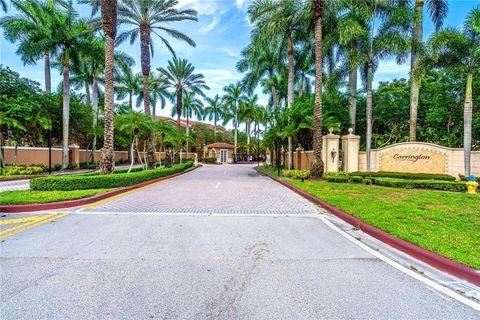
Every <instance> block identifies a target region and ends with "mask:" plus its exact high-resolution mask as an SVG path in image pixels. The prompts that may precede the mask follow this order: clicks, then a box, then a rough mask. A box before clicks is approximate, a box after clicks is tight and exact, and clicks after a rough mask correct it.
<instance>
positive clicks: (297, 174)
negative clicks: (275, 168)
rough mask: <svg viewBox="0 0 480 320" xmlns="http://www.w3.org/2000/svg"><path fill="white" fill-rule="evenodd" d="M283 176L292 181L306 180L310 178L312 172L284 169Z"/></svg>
mask: <svg viewBox="0 0 480 320" xmlns="http://www.w3.org/2000/svg"><path fill="white" fill-rule="evenodd" d="M281 174H282V176H284V177H287V178H292V179H298V180H302V181H303V180H305V179H308V178H310V170H289V169H283V170H282V172H281Z"/></svg>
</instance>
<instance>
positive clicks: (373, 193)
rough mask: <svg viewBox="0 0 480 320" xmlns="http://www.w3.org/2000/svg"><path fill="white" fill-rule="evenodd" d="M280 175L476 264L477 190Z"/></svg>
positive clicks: (479, 258) (479, 263) (479, 235)
mask: <svg viewBox="0 0 480 320" xmlns="http://www.w3.org/2000/svg"><path fill="white" fill-rule="evenodd" d="M262 170H264V171H268V172H269V173H270V174H275V175H276V172H275V173H274V172H273V171H272V170H266V169H265V168H262ZM285 181H287V182H289V183H291V184H293V185H295V186H297V187H299V188H300V189H302V190H304V191H306V192H308V193H310V194H312V195H314V196H316V197H318V198H320V199H322V200H324V201H326V202H328V203H330V204H332V205H334V206H336V207H337V208H339V209H341V210H343V211H345V212H347V213H349V214H351V215H352V216H355V217H357V218H360V219H362V220H363V221H365V222H367V223H369V224H371V225H373V226H375V227H377V228H380V229H382V230H384V231H387V232H388V233H390V234H392V235H394V236H396V237H398V238H400V239H403V240H406V241H409V242H411V243H414V244H417V245H419V246H421V247H423V248H425V249H428V250H431V251H434V252H436V253H438V254H440V255H443V256H445V257H448V258H451V259H453V260H456V261H458V262H461V263H463V264H466V265H468V266H471V267H474V268H476V269H479V270H480V249H479V248H480V247H479V244H480V195H467V194H465V193H457V192H444V191H431V190H419V189H399V188H387V187H379V186H367V185H362V184H351V183H334V182H324V181H305V182H301V181H297V180H291V179H285Z"/></svg>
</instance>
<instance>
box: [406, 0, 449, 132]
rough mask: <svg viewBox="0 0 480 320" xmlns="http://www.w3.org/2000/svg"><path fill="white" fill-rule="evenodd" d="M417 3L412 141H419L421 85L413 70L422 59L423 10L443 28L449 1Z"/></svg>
mask: <svg viewBox="0 0 480 320" xmlns="http://www.w3.org/2000/svg"><path fill="white" fill-rule="evenodd" d="M411 1H412V2H413V1H414V2H415V9H414V16H413V19H412V20H413V21H412V23H413V28H412V44H413V45H412V52H411V66H410V74H411V77H410V78H411V79H410V81H411V84H410V134H409V138H410V141H416V140H417V114H418V96H419V91H420V85H419V83H417V81H415V77H413V70H414V69H415V67H416V66H417V63H418V59H419V57H420V50H419V49H418V48H419V47H420V46H421V44H422V43H423V9H424V6H425V5H426V7H427V10H428V11H429V12H430V16H431V18H432V21H433V23H434V24H435V26H436V28H437V29H438V28H440V27H441V26H442V22H443V20H444V19H445V17H446V16H447V12H448V1H447V0H411Z"/></svg>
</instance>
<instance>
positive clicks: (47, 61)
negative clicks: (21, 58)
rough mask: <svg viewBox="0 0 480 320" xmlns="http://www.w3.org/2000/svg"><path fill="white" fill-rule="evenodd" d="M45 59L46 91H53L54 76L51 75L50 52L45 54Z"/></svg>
mask: <svg viewBox="0 0 480 320" xmlns="http://www.w3.org/2000/svg"><path fill="white" fill-rule="evenodd" d="M43 60H44V73H45V91H46V92H47V93H51V92H52V77H51V75H50V53H49V52H45V54H44V55H43Z"/></svg>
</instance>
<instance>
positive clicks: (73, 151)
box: [68, 144, 80, 168]
mask: <svg viewBox="0 0 480 320" xmlns="http://www.w3.org/2000/svg"><path fill="white" fill-rule="evenodd" d="M68 153H69V154H68V156H69V157H68V158H69V163H70V164H73V165H74V166H75V168H78V167H79V166H80V146H79V145H78V144H72V145H70V146H69V147H68Z"/></svg>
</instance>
